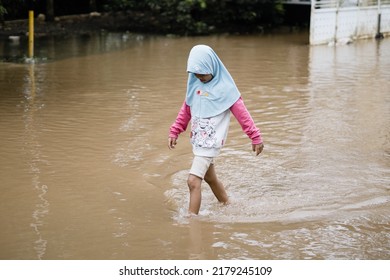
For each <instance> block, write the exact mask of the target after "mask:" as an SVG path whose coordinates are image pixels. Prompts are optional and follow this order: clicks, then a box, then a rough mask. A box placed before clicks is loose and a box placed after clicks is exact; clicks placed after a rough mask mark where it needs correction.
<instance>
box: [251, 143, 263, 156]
mask: <svg viewBox="0 0 390 280" xmlns="http://www.w3.org/2000/svg"><path fill="white" fill-rule="evenodd" d="M263 148H264V145H263V143H261V144H256V145H255V144H252V151H254V152H256V156H258V155H259V154H260V153H261V152H262V151H263Z"/></svg>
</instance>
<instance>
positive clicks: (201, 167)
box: [190, 156, 214, 179]
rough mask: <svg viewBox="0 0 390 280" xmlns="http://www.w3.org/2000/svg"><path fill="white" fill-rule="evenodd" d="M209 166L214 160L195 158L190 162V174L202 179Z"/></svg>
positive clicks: (210, 158)
mask: <svg viewBox="0 0 390 280" xmlns="http://www.w3.org/2000/svg"><path fill="white" fill-rule="evenodd" d="M211 164H214V158H212V157H202V156H195V157H194V159H193V161H192V166H191V169H190V174H192V175H195V176H198V177H199V178H201V179H204V176H205V175H206V173H207V170H209V167H210V165H211Z"/></svg>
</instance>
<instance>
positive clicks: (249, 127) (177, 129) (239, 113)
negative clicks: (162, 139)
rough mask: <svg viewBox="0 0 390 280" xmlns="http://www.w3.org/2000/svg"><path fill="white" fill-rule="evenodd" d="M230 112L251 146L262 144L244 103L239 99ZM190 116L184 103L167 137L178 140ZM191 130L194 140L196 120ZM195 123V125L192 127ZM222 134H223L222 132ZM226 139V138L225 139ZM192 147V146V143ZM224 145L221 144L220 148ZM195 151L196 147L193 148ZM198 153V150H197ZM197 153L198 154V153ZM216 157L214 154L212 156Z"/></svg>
mask: <svg viewBox="0 0 390 280" xmlns="http://www.w3.org/2000/svg"><path fill="white" fill-rule="evenodd" d="M230 111H231V112H232V113H233V115H234V117H235V118H236V119H237V121H238V123H239V124H240V125H241V128H242V130H243V131H244V132H245V134H246V135H247V136H248V137H249V138H250V139H251V140H252V144H254V145H256V144H261V143H262V142H263V140H262V137H261V133H260V130H259V129H258V128H257V127H256V125H255V123H254V121H253V119H252V117H251V115H250V113H249V112H248V110H247V108H246V106H245V104H244V101H243V100H242V98H241V97H240V98H239V99H238V100H237V101H236V102H235V103H234V104H233V105H232V107H230ZM191 118H192V116H191V108H190V106H188V105H187V104H186V102H183V105H182V107H181V109H180V111H179V114H178V115H177V118H176V121H175V122H174V123H173V124H172V126H171V127H170V130H169V137H171V138H178V137H179V134H180V133H182V132H184V131H185V130H186V129H187V126H188V123H189V122H190V120H191ZM192 122H193V124H192V129H191V138H194V133H197V132H196V131H195V129H196V128H195V129H194V127H196V126H197V125H196V123H197V122H199V121H198V120H196V118H195V120H192ZM194 123H195V125H194ZM202 125H203V126H208V124H202V123H201V124H200V125H199V126H202ZM225 127H226V128H225V129H226V134H227V127H228V125H225ZM205 131H206V132H203V133H210V134H212V133H213V132H212V131H211V132H210V131H207V129H206V130H205ZM222 133H224V132H222ZM225 138H226V137H225ZM192 142H193V145H194V141H192ZM223 144H224V143H222V144H221V146H222V145H223ZM203 145H204V146H205V145H207V143H206V144H205V143H203ZM194 149H196V147H194ZM198 151H199V150H198ZM198 153H199V152H198ZM200 155H203V154H202V152H200ZM213 155H216V154H213Z"/></svg>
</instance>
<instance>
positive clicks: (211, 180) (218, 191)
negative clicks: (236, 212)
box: [204, 164, 229, 204]
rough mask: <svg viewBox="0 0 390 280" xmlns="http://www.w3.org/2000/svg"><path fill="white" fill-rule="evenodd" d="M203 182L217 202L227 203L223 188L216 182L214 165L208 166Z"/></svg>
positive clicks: (219, 182)
mask: <svg viewBox="0 0 390 280" xmlns="http://www.w3.org/2000/svg"><path fill="white" fill-rule="evenodd" d="M204 180H205V181H206V182H207V184H209V186H210V188H211V190H212V191H213V193H214V195H215V197H216V198H217V199H218V201H219V202H222V203H224V204H228V203H229V197H228V195H227V193H226V191H225V187H224V186H223V184H222V182H221V181H219V180H218V178H217V174H216V173H215V168H214V164H211V165H210V167H209V170H207V172H206V175H205V176H204Z"/></svg>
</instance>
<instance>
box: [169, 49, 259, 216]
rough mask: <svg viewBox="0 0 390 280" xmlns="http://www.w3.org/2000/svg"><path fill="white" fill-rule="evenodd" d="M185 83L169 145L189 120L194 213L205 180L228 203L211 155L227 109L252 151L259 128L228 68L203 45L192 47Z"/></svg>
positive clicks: (219, 143)
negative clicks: (183, 98) (183, 97)
mask: <svg viewBox="0 0 390 280" xmlns="http://www.w3.org/2000/svg"><path fill="white" fill-rule="evenodd" d="M187 72H188V82H187V94H186V98H185V101H184V103H183V105H182V107H181V109H180V111H179V114H178V116H177V118H176V120H175V122H174V123H173V124H172V126H171V127H170V131H169V138H168V147H169V148H170V149H173V148H175V146H176V141H177V138H178V137H179V134H180V133H182V132H184V131H185V130H186V129H187V125H188V123H189V122H190V121H191V143H192V147H193V153H194V159H193V162H192V166H191V169H190V172H189V176H188V179H187V184H188V187H189V191H190V205H189V208H188V211H189V213H190V214H195V215H197V214H198V213H199V209H200V204H201V198H202V194H201V184H202V181H203V180H205V181H206V183H207V184H209V186H210V188H211V190H212V191H213V193H214V195H215V197H216V198H217V199H218V201H219V202H221V203H223V204H228V203H229V197H228V195H227V193H226V191H225V187H224V185H223V184H222V182H221V181H219V180H218V177H217V174H216V173H215V168H214V158H215V157H217V156H218V155H219V153H220V150H221V148H222V147H223V145H224V144H225V142H226V138H227V134H228V129H229V123H230V112H232V113H233V115H234V116H235V118H236V119H237V121H238V122H239V123H240V125H241V127H242V129H243V131H244V132H245V133H246V134H247V135H248V137H249V138H250V139H251V141H252V150H253V151H254V152H255V153H256V156H257V155H259V154H260V153H261V152H262V150H263V147H264V146H263V140H262V137H261V134H260V130H259V129H258V128H257V127H256V125H255V124H254V122H253V119H252V117H251V115H250V113H249V112H248V110H247V108H246V106H245V104H244V102H243V100H242V97H241V94H240V92H239V91H238V89H237V86H236V84H235V83H234V80H233V78H232V77H231V75H230V73H229V71H228V70H227V69H226V67H225V66H224V65H223V63H222V61H221V60H220V59H219V57H218V56H217V54H216V53H215V52H214V51H213V50H212V49H211V48H210V47H209V46H206V45H197V46H195V47H193V48H192V49H191V52H190V54H189V57H188V62H187Z"/></svg>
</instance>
